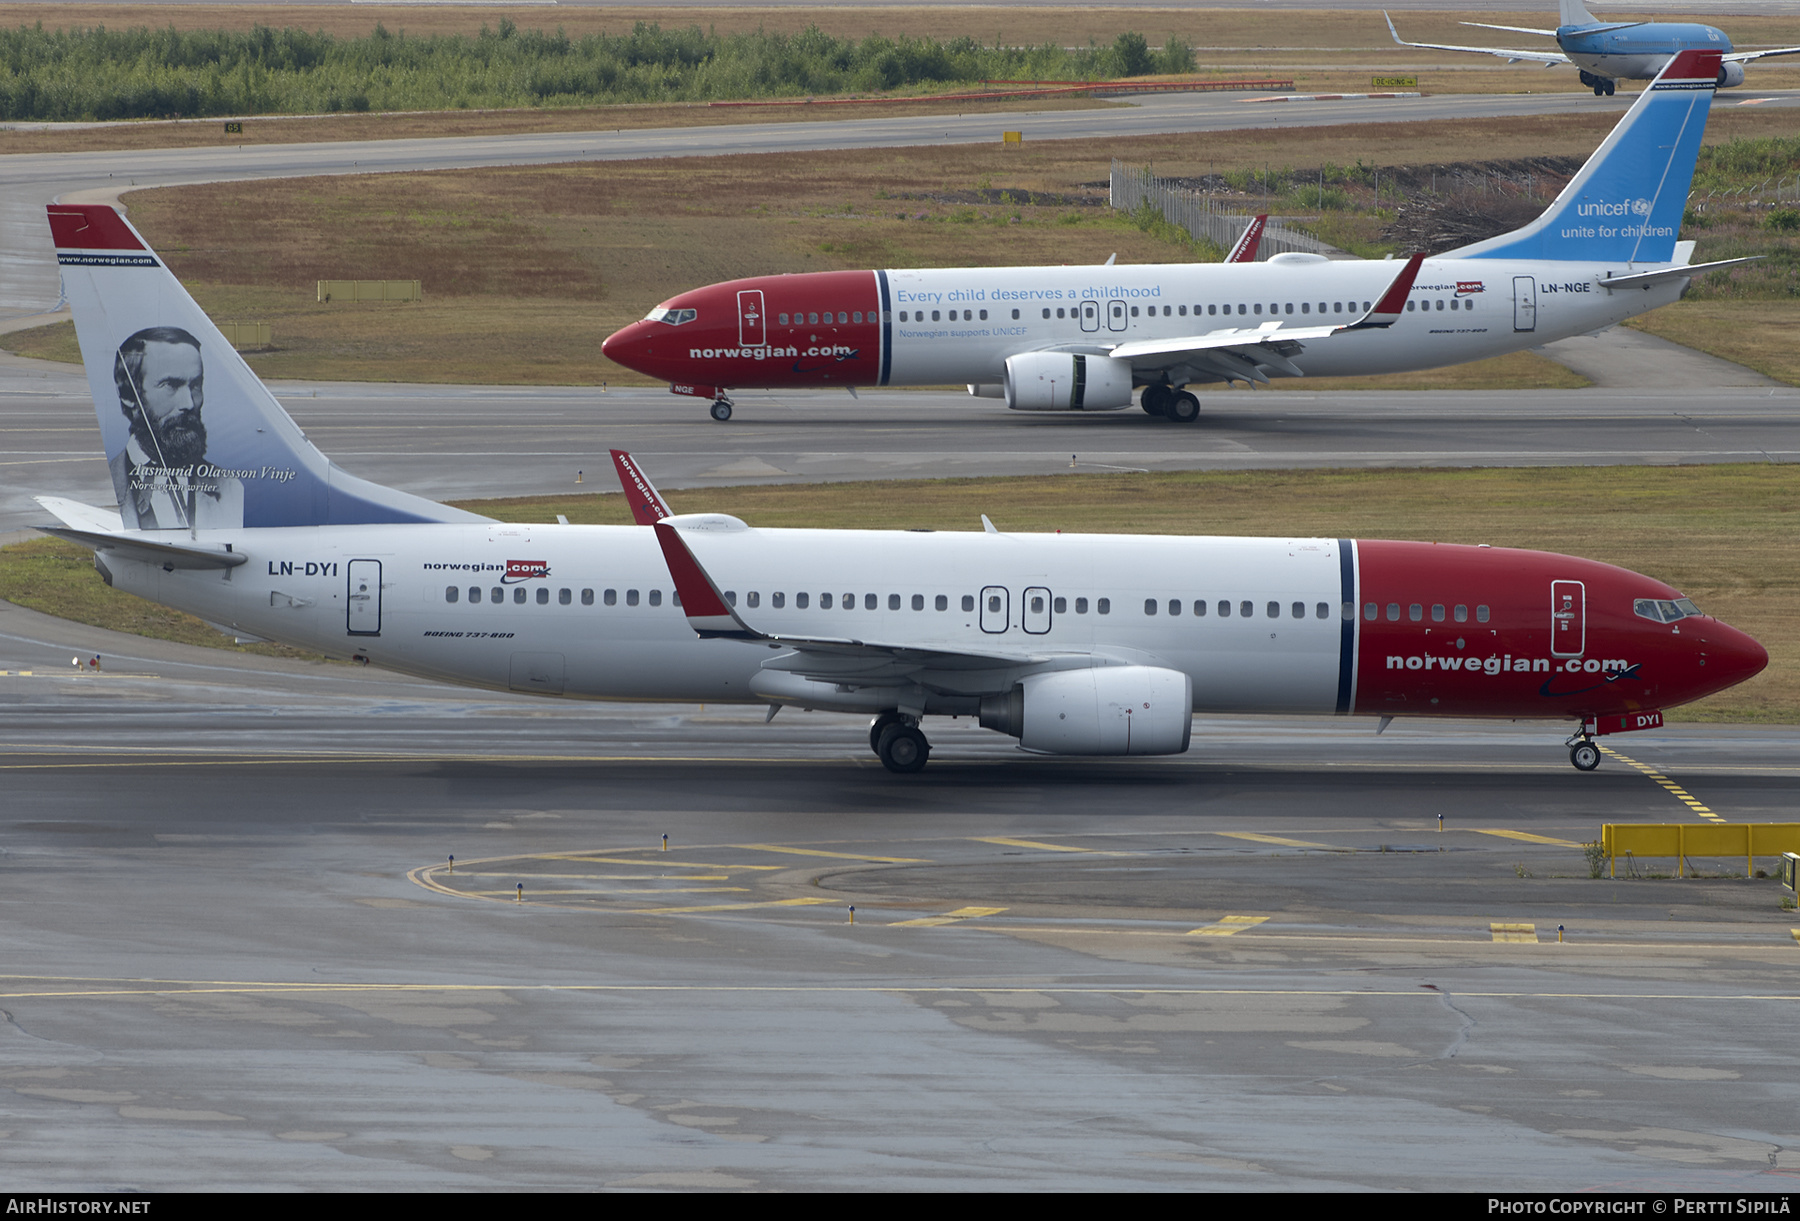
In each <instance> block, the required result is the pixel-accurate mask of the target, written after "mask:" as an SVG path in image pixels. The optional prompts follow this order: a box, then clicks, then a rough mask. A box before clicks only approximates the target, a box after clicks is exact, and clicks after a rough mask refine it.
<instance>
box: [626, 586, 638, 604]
mask: <svg viewBox="0 0 1800 1221" xmlns="http://www.w3.org/2000/svg"><path fill="white" fill-rule="evenodd" d="M637 604H638V591H637V590H635V589H628V590H626V591H625V605H626V606H636V605H637Z"/></svg>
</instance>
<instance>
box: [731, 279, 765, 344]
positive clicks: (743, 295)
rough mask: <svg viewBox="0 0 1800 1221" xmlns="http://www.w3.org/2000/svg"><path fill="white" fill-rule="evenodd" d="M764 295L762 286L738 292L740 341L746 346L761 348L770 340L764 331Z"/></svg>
mask: <svg viewBox="0 0 1800 1221" xmlns="http://www.w3.org/2000/svg"><path fill="white" fill-rule="evenodd" d="M763 321H764V319H763V295H762V289H760V288H749V289H745V290H744V291H743V292H740V293H739V294H738V342H739V343H740V344H742V345H743V346H744V347H746V348H760V347H762V346H763V345H764V344H765V343H767V342H768V340H767V339H766V338H765V337H764V333H763Z"/></svg>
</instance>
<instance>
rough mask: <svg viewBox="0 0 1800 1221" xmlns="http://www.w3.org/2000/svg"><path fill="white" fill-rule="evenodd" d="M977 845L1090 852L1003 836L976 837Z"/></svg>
mask: <svg viewBox="0 0 1800 1221" xmlns="http://www.w3.org/2000/svg"><path fill="white" fill-rule="evenodd" d="M974 840H975V842H976V843H978V844H999V845H1000V846H1001V847H1002V848H1036V849H1037V850H1038V851H1040V852H1092V851H1094V849H1092V848H1071V847H1069V846H1068V845H1067V844H1046V843H1041V842H1040V841H1038V840H1035V839H1009V838H1007V837H1006V836H1004V835H977V836H975V837H974Z"/></svg>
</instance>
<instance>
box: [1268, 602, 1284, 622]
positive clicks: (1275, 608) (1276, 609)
mask: <svg viewBox="0 0 1800 1221" xmlns="http://www.w3.org/2000/svg"><path fill="white" fill-rule="evenodd" d="M1268 609H1269V618H1271V619H1279V618H1281V603H1279V602H1271V603H1269V608H1268Z"/></svg>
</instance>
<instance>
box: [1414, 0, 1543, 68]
mask: <svg viewBox="0 0 1800 1221" xmlns="http://www.w3.org/2000/svg"><path fill="white" fill-rule="evenodd" d="M1381 15H1382V16H1383V17H1386V18H1387V25H1388V33H1390V34H1392V35H1393V36H1394V41H1395V42H1397V43H1399V44H1400V45H1401V46H1403V47H1419V48H1421V49H1423V50H1426V51H1467V52H1469V53H1470V54H1473V55H1497V56H1499V57H1500V58H1501V59H1504V60H1505V61H1506V62H1507V63H1509V64H1516V63H1520V62H1524V63H1532V64H1543V65H1544V66H1545V67H1546V68H1549V67H1552V66H1554V65H1556V64H1566V63H1569V62H1570V60H1569V57H1568V56H1567V55H1564V54H1563V53H1562V52H1561V51H1522V50H1517V49H1515V48H1510V47H1459V46H1453V45H1451V44H1449V43H1442V42H1408V41H1406V39H1404V38H1402V37H1400V31H1398V30H1396V29H1395V28H1394V19H1393V18H1392V17H1388V15H1387V14H1386V13H1385V12H1384V13H1382V14H1381ZM1464 24H1472V23H1468V22H1465V23H1464ZM1522 32H1524V33H1531V34H1536V33H1540V32H1542V31H1538V30H1528V31H1522ZM1550 32H1551V33H1554V32H1555V31H1550Z"/></svg>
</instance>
